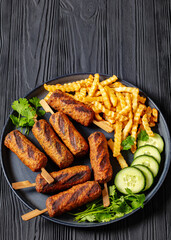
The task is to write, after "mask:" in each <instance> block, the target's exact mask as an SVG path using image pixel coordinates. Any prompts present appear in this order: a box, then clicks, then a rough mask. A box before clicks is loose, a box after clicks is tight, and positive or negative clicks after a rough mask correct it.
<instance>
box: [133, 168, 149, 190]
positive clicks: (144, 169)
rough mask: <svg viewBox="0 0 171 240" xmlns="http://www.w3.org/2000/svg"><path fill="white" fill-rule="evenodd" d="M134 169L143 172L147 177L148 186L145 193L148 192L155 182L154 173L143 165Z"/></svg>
mask: <svg viewBox="0 0 171 240" xmlns="http://www.w3.org/2000/svg"><path fill="white" fill-rule="evenodd" d="M134 167H136V168H138V169H140V170H141V171H142V172H143V174H144V176H145V180H146V186H145V188H144V190H143V191H146V190H148V189H149V188H150V187H151V186H152V184H153V182H154V177H153V173H152V172H151V170H150V169H149V168H148V167H146V166H143V165H135V166H134Z"/></svg>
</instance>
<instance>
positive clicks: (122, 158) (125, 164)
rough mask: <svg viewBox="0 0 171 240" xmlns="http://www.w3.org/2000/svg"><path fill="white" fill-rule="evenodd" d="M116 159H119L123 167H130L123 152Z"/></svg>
mask: <svg viewBox="0 0 171 240" xmlns="http://www.w3.org/2000/svg"><path fill="white" fill-rule="evenodd" d="M116 159H117V160H118V163H119V165H120V167H121V168H122V169H123V168H126V167H128V164H127V162H126V160H125V159H124V157H123V156H122V154H120V155H119V156H117V157H116Z"/></svg>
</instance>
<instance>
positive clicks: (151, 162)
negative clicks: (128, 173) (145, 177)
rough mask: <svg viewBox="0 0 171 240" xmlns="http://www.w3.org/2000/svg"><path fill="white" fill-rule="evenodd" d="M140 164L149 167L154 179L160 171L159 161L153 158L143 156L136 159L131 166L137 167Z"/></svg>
mask: <svg viewBox="0 0 171 240" xmlns="http://www.w3.org/2000/svg"><path fill="white" fill-rule="evenodd" d="M138 164H141V165H144V166H146V167H148V168H149V169H150V170H151V171H152V173H153V175H154V177H156V176H157V173H158V171H159V164H158V162H157V160H156V159H155V158H153V157H152V156H148V155H142V156H139V157H136V158H135V159H134V161H133V162H132V164H131V166H135V165H138Z"/></svg>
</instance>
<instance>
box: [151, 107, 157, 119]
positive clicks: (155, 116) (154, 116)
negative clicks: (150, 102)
mask: <svg viewBox="0 0 171 240" xmlns="http://www.w3.org/2000/svg"><path fill="white" fill-rule="evenodd" d="M152 115H153V121H154V122H157V121H158V111H157V109H155V108H153V109H152Z"/></svg>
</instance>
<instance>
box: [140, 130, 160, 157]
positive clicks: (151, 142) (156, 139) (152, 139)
mask: <svg viewBox="0 0 171 240" xmlns="http://www.w3.org/2000/svg"><path fill="white" fill-rule="evenodd" d="M145 145H151V146H154V147H156V148H157V149H158V150H159V152H160V153H161V152H162V151H163V148H164V141H163V139H162V137H161V136H160V135H159V134H157V133H154V136H153V137H149V139H148V140H147V141H142V140H138V148H139V147H142V146H145Z"/></svg>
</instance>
